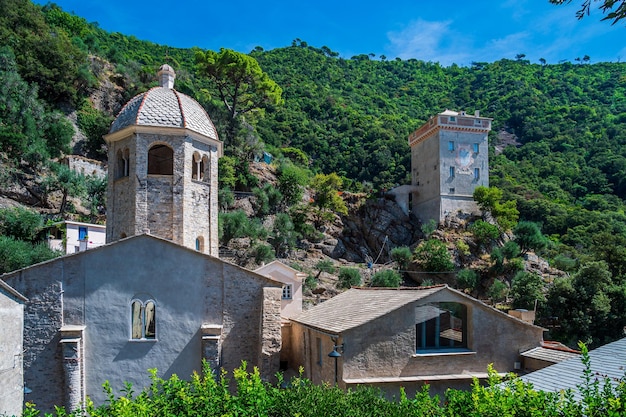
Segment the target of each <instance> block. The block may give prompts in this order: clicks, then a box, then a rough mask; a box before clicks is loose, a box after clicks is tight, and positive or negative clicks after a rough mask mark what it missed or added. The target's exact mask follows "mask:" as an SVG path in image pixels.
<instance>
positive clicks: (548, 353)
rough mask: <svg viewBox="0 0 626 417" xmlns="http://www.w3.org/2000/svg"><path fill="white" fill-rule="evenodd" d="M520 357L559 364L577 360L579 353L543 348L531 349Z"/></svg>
mask: <svg viewBox="0 0 626 417" xmlns="http://www.w3.org/2000/svg"><path fill="white" fill-rule="evenodd" d="M521 355H522V356H523V357H525V358H531V359H537V360H540V361H545V362H552V363H559V362H563V361H565V360H568V359H571V358H579V357H580V353H576V352H574V351H571V350H559V349H550V348H546V347H543V346H539V347H536V348H532V349H530V350H527V351H526V352H522V353H521Z"/></svg>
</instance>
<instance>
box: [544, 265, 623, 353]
mask: <svg viewBox="0 0 626 417" xmlns="http://www.w3.org/2000/svg"><path fill="white" fill-rule="evenodd" d="M623 292H624V291H623V288H621V287H620V286H616V284H614V283H613V281H612V277H611V273H610V272H609V270H608V267H607V265H606V263H605V262H589V263H587V264H585V265H583V266H581V267H580V269H579V270H578V272H576V273H575V274H573V275H572V276H571V277H565V278H559V279H555V281H554V283H553V285H552V286H551V287H550V289H549V291H548V294H547V297H546V298H547V301H546V310H545V311H544V313H543V314H542V315H543V316H548V317H553V318H555V319H557V320H558V323H559V327H558V328H556V329H555V330H554V331H553V334H554V337H556V338H558V340H562V341H564V342H566V343H571V344H573V343H575V342H576V341H579V340H581V341H583V342H585V343H606V342H608V341H611V340H615V339H617V338H619V337H622V336H623V334H622V329H623V326H624V325H626V317H625V314H624V312H623V311H622V312H619V310H620V309H619V308H613V305H612V304H613V303H615V302H616V301H617V300H618V298H616V297H615V296H617V295H619V294H620V293H623Z"/></svg>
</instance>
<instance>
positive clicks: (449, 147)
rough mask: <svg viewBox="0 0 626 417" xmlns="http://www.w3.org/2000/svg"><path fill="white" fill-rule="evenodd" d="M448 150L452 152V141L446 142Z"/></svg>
mask: <svg viewBox="0 0 626 417" xmlns="http://www.w3.org/2000/svg"><path fill="white" fill-rule="evenodd" d="M448 150H449V151H450V152H452V151H453V150H454V141H453V140H451V141H449V142H448Z"/></svg>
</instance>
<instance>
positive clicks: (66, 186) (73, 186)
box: [43, 164, 87, 214]
mask: <svg viewBox="0 0 626 417" xmlns="http://www.w3.org/2000/svg"><path fill="white" fill-rule="evenodd" d="M43 186H44V189H45V190H46V191H45V193H46V195H48V194H50V193H51V192H53V191H61V204H60V205H59V214H63V213H65V211H66V209H67V203H68V198H69V197H79V196H82V195H84V194H85V192H86V190H87V188H86V187H87V185H86V177H85V176H84V175H82V174H79V173H78V172H76V171H73V170H71V169H70V167H69V166H67V165H64V164H52V166H51V175H48V176H47V177H45V178H44V181H43Z"/></svg>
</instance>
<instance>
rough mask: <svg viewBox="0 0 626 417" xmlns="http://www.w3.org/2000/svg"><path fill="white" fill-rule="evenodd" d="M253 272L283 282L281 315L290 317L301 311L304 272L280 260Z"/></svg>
mask: <svg viewBox="0 0 626 417" xmlns="http://www.w3.org/2000/svg"><path fill="white" fill-rule="evenodd" d="M254 272H256V273H257V274H260V275H264V276H266V277H269V278H272V279H273V280H275V281H278V282H282V283H283V296H282V301H281V308H280V315H281V317H283V318H290V317H294V316H296V315H298V314H300V313H301V312H302V281H303V280H304V279H305V278H306V274H305V273H304V272H300V271H298V270H296V269H293V268H292V267H290V266H287V265H285V264H284V263H282V262H280V261H272V262H270V263H269V264H267V265H264V266H262V267H260V268H258V269H256V270H255V271H254Z"/></svg>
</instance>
